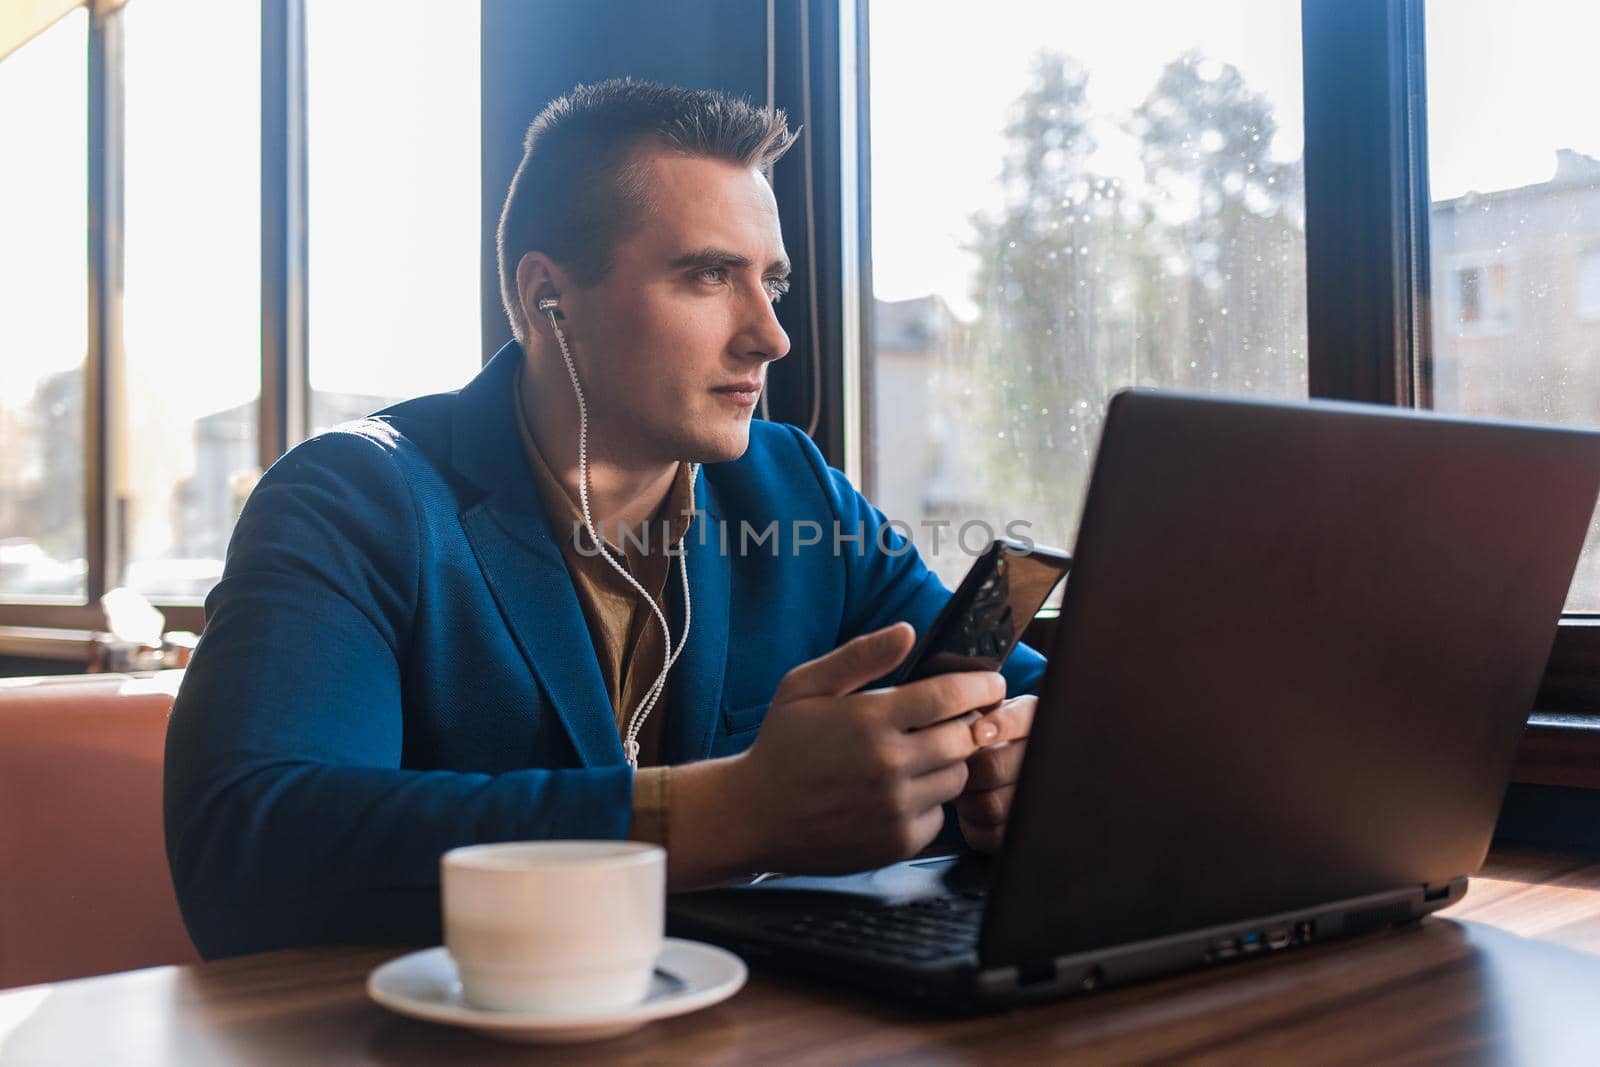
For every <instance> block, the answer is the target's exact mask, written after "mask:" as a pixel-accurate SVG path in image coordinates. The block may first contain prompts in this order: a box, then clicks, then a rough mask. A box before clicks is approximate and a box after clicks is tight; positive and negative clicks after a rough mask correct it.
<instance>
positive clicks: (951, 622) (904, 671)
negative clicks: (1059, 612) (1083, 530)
mask: <svg viewBox="0 0 1600 1067" xmlns="http://www.w3.org/2000/svg"><path fill="white" fill-rule="evenodd" d="M1071 568H1072V557H1071V556H1070V555H1068V554H1067V553H1065V552H1063V551H1061V550H1060V549H1056V548H1047V547H1045V546H1044V545H1031V546H1030V545H1028V544H1025V543H1024V542H1022V541H1017V540H1014V539H1012V538H1009V537H1002V538H998V539H996V540H995V541H994V543H993V544H991V545H990V546H989V547H988V548H987V549H985V550H984V553H983V555H981V556H979V557H978V559H977V560H976V561H975V562H974V563H973V564H972V569H971V570H969V571H967V576H966V577H965V578H963V579H962V580H961V586H960V588H958V589H957V590H956V591H955V594H954V595H953V596H951V597H950V600H949V602H948V603H946V604H945V606H944V610H942V611H941V612H939V615H938V617H937V618H936V619H934V621H933V625H932V626H930V627H928V629H927V630H926V631H925V632H924V633H923V634H922V636H921V638H920V639H919V640H918V641H917V644H916V647H915V648H913V649H912V650H911V654H910V655H908V656H907V657H906V658H905V661H904V662H902V663H901V664H900V666H899V667H898V668H896V669H895V672H894V673H893V674H891V675H890V676H889V678H888V680H887V681H886V682H885V684H886V685H904V684H905V683H907V682H914V681H916V680H917V679H918V678H926V677H928V676H929V675H934V674H948V673H950V672H952V671H997V670H999V669H1000V665H1001V664H1003V663H1004V662H1005V661H1006V657H1007V656H1009V655H1011V650H1012V649H1013V648H1015V647H1016V645H1017V642H1018V641H1020V640H1021V639H1022V631H1023V630H1025V629H1027V627H1028V623H1029V622H1030V621H1031V620H1032V619H1033V617H1034V616H1035V615H1036V614H1038V612H1039V609H1040V608H1041V607H1043V606H1044V602H1045V600H1047V599H1048V598H1049V596H1050V591H1051V590H1053V589H1054V588H1055V587H1056V584H1057V583H1058V582H1060V581H1061V579H1062V578H1064V577H1066V575H1067V571H1069V570H1070V569H1071Z"/></svg>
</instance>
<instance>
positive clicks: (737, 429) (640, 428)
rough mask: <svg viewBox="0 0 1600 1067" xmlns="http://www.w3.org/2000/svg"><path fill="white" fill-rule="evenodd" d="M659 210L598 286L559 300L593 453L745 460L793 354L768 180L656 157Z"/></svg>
mask: <svg viewBox="0 0 1600 1067" xmlns="http://www.w3.org/2000/svg"><path fill="white" fill-rule="evenodd" d="M643 160H644V165H645V166H646V167H647V168H648V169H647V178H648V181H649V188H650V189H651V190H652V199H653V200H654V209H653V210H652V211H650V212H648V213H647V214H646V216H645V218H644V219H643V221H642V222H641V223H640V225H639V226H638V228H637V229H635V230H634V231H633V232H631V233H629V234H628V235H627V236H626V237H624V238H623V239H622V240H621V241H620V242H619V243H618V245H617V248H616V251H615V256H614V266H613V269H612V271H611V273H610V274H608V275H607V276H606V278H605V279H604V280H603V281H601V282H600V283H599V284H597V285H595V286H593V287H591V288H588V289H579V290H578V291H577V292H576V293H574V294H573V297H572V299H570V300H568V299H565V298H564V299H563V300H562V306H563V310H565V311H566V312H567V315H568V319H569V322H570V324H571V334H572V338H573V341H574V344H575V346H576V348H577V353H576V357H577V358H578V359H579V360H580V371H579V373H580V375H581V376H582V379H583V383H584V391H585V395H586V396H587V397H588V399H589V405H590V418H591V419H592V420H593V426H592V432H591V438H590V439H591V441H592V442H593V443H592V445H591V447H593V448H594V449H595V450H596V452H597V453H598V454H600V455H603V456H606V457H608V458H611V459H613V460H615V461H618V462H623V463H628V464H636V465H646V466H648V465H651V464H657V463H663V462H671V461H675V460H691V461H696V462H701V463H717V462H721V461H724V460H730V459H737V458H738V457H739V456H741V455H743V454H744V450H745V448H746V447H748V445H749V442H750V418H751V415H752V413H753V411H754V410H755V407H756V393H755V392H750V391H747V392H743V393H741V392H737V391H735V387H737V386H739V385H741V384H743V385H745V386H746V387H748V386H750V385H752V384H760V385H764V384H765V381H766V369H767V364H768V363H770V362H771V361H772V360H775V359H781V358H783V356H785V355H786V354H787V353H788V351H789V338H788V335H786V334H785V333H784V332H783V329H782V328H781V327H780V326H779V325H778V320H777V317H776V315H775V314H774V312H773V307H772V305H773V298H774V296H775V294H776V293H777V292H779V291H780V290H782V289H784V288H787V286H786V285H784V284H783V278H784V277H786V276H787V275H788V273H789V261H788V257H787V256H786V255H785V254H784V249H783V234H782V232H781V231H780V230H779V226H778V205H777V202H776V201H775V200H774V199H773V196H772V190H771V189H770V188H769V187H768V185H767V182H766V179H764V178H763V177H762V176H761V173H760V172H759V171H757V170H754V169H746V168H743V167H740V166H738V165H737V164H734V163H729V162H726V161H724V160H719V159H707V158H704V157H696V156H680V155H674V154H671V153H667V152H648V153H647V154H645V155H644V157H643Z"/></svg>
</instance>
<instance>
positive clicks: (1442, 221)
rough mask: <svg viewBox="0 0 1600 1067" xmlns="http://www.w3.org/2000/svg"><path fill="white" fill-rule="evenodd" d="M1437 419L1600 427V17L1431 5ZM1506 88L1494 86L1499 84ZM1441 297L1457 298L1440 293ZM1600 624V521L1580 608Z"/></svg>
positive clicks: (1575, 605)
mask: <svg viewBox="0 0 1600 1067" xmlns="http://www.w3.org/2000/svg"><path fill="white" fill-rule="evenodd" d="M1426 22H1427V48H1428V54H1427V71H1428V138H1429V149H1428V165H1429V172H1430V181H1431V184H1432V193H1433V205H1432V209H1431V211H1430V212H1429V216H1428V217H1429V243H1430V246H1431V251H1432V256H1433V271H1432V273H1433V279H1434V290H1435V293H1436V294H1438V295H1440V296H1442V297H1443V299H1439V300H1436V301H1435V303H1434V314H1435V320H1434V330H1433V364H1432V368H1431V370H1432V381H1433V404H1434V406H1435V407H1436V408H1438V409H1440V410H1443V411H1456V412H1462V413H1465V414H1468V415H1483V416H1492V417H1504V418H1519V419H1535V420H1541V421H1550V422H1562V423H1570V424H1576V425H1587V426H1600V331H1597V330H1596V328H1595V326H1594V325H1593V321H1592V320H1593V318H1594V317H1595V316H1597V315H1600V251H1597V249H1600V127H1597V126H1596V125H1595V123H1594V119H1593V113H1592V112H1593V109H1592V108H1591V107H1590V106H1589V101H1590V99H1591V98H1592V97H1593V91H1592V86H1591V84H1590V79H1589V76H1588V74H1587V72H1588V70H1589V69H1590V67H1591V65H1592V63H1591V60H1592V57H1591V56H1590V54H1589V53H1590V42H1592V41H1593V40H1594V37H1595V34H1596V33H1600V14H1597V13H1595V12H1594V11H1592V10H1590V9H1589V8H1588V7H1586V6H1584V5H1574V4H1569V3H1564V2H1562V0H1529V2H1527V3H1524V4H1519V5H1517V6H1516V8H1515V11H1514V13H1513V12H1512V10H1511V9H1509V8H1506V7H1504V6H1502V5H1495V4H1488V3H1481V2H1461V0H1428V2H1427V4H1426ZM1491 70H1492V71H1493V72H1494V74H1493V77H1485V72H1486V71H1491ZM1441 289H1442V292H1441ZM1567 610H1568V611H1570V612H1597V611H1600V516H1597V521H1596V524H1595V526H1594V527H1593V529H1592V532H1591V535H1590V538H1589V544H1588V547H1587V550H1586V551H1585V553H1584V557H1583V560H1582V561H1581V562H1580V564H1579V566H1578V573H1577V575H1576V577H1575V578H1574V581H1573V585H1572V592H1571V594H1570V595H1569V597H1568V600H1567Z"/></svg>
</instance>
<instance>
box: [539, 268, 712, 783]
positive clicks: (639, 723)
mask: <svg viewBox="0 0 1600 1067" xmlns="http://www.w3.org/2000/svg"><path fill="white" fill-rule="evenodd" d="M538 307H539V311H540V312H541V313H542V314H544V315H546V316H547V317H548V318H549V319H550V328H551V329H552V330H554V331H555V335H556V342H557V343H558V344H559V345H560V346H561V358H562V360H563V361H564V362H565V363H566V365H567V377H568V378H570V379H571V380H572V391H573V393H574V394H575V395H576V396H577V398H578V503H579V504H580V505H581V510H582V511H583V526H584V529H586V530H588V531H589V539H590V540H591V541H593V542H594V546H595V547H596V548H597V549H599V550H600V554H601V555H602V556H604V557H605V560H606V562H607V563H609V564H611V569H612V570H614V571H616V572H617V573H618V574H620V575H622V577H623V578H625V579H626V580H627V582H628V584H629V585H631V586H633V588H634V589H635V590H637V591H638V593H639V595H640V596H641V597H643V598H644V602H645V603H646V604H648V605H649V606H650V610H651V611H652V612H654V613H655V616H656V621H657V622H659V623H660V624H661V634H662V639H663V640H664V642H665V643H666V649H665V651H666V653H667V658H666V662H665V663H664V664H663V665H662V667H661V673H660V674H658V675H656V680H655V681H654V682H652V683H651V685H650V689H649V691H648V692H646V693H645V695H644V697H643V699H641V700H640V701H639V706H638V707H637V708H635V709H634V710H633V714H632V715H630V716H629V717H628V726H627V729H626V730H625V731H624V732H623V735H622V752H623V755H624V756H625V757H627V760H628V766H630V767H632V768H634V769H635V770H637V769H638V767H639V730H640V728H642V727H643V726H644V721H645V719H646V718H648V717H649V715H650V711H651V709H653V708H654V707H655V706H656V701H657V700H658V699H659V698H660V696H661V692H662V690H663V689H664V688H665V687H666V684H667V674H668V673H669V672H670V671H671V670H672V665H673V664H674V663H676V662H678V654H679V653H680V652H682V651H683V646H684V644H685V643H687V642H688V640H689V619H690V616H691V611H690V608H691V602H690V598H689V556H688V554H687V552H686V551H685V550H684V546H683V535H679V537H678V571H679V573H680V574H681V575H682V576H683V634H682V635H681V636H680V637H679V638H678V645H677V647H676V648H674V647H673V645H672V630H671V629H670V628H669V627H668V626H667V617H666V615H665V614H663V613H662V611H661V607H660V605H658V604H657V603H656V601H655V598H654V597H652V596H651V595H650V594H649V593H648V592H646V591H645V588H644V586H642V585H640V584H639V582H638V580H637V579H635V578H634V576H633V575H631V574H629V573H628V569H627V568H626V567H624V566H623V565H622V564H621V563H618V562H617V559H616V557H615V556H613V555H612V554H611V551H610V550H609V549H608V548H606V545H605V542H604V541H603V540H601V539H600V535H599V534H597V533H595V529H594V520H593V519H592V518H591V517H590V514H589V405H588V402H587V401H586V400H585V399H584V396H583V386H582V385H581V384H579V382H578V369H577V367H576V366H574V365H573V362H572V352H571V350H570V349H568V347H567V338H566V335H565V334H563V333H562V332H561V326H560V323H559V321H558V320H560V319H564V318H566V315H564V314H563V313H562V311H561V301H560V299H559V298H557V297H553V296H547V297H541V298H540V300H539V304H538ZM699 475H700V464H698V463H691V464H689V493H690V496H691V498H692V497H693V494H694V486H695V481H696V479H697V478H698V477H699ZM685 532H686V533H687V531H685ZM668 555H669V556H670V555H671V553H670V552H669V553H668ZM668 566H671V561H670V559H669V560H668Z"/></svg>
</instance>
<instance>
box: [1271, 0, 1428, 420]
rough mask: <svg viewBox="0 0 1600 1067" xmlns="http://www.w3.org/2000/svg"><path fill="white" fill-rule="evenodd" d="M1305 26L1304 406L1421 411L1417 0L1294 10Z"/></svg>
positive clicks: (1307, 4)
mask: <svg viewBox="0 0 1600 1067" xmlns="http://www.w3.org/2000/svg"><path fill="white" fill-rule="evenodd" d="M1301 21H1302V27H1303V29H1302V35H1303V48H1304V55H1305V62H1304V67H1303V69H1304V75H1305V124H1306V131H1305V157H1304V158H1305V195H1306V278H1307V285H1306V309H1307V316H1306V319H1307V323H1306V324H1307V329H1308V332H1309V337H1308V342H1309V349H1310V361H1309V367H1308V372H1309V374H1308V377H1309V382H1310V389H1311V395H1312V396H1317V397H1332V398H1338V399H1346V400H1365V401H1371V402H1375V403H1383V404H1399V405H1404V406H1409V405H1412V404H1415V403H1417V402H1419V401H1421V402H1426V401H1427V399H1428V388H1427V379H1426V361H1427V358H1428V352H1427V348H1426V346H1427V342H1428V338H1429V330H1428V324H1427V322H1426V321H1425V320H1426V313H1427V307H1428V301H1427V226H1426V212H1427V210H1428V205H1427V196H1428V191H1427V166H1426V130H1425V125H1426V124H1425V114H1426V106H1425V105H1426V85H1425V84H1424V83H1423V80H1422V77H1423V63H1422V60H1423V56H1422V4H1421V0H1364V2H1361V3H1343V2H1331V0H1301ZM1419 215H1420V219H1419ZM1419 368H1421V372H1420V373H1419V370H1418V369H1419Z"/></svg>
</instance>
